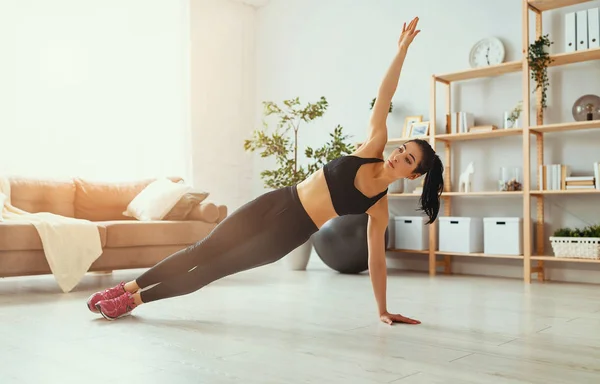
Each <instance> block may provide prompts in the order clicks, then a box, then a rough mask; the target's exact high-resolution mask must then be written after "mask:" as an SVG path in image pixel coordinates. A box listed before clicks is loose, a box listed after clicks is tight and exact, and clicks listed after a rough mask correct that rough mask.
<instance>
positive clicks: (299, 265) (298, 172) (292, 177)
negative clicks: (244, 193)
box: [244, 97, 354, 270]
mask: <svg viewBox="0 0 600 384" xmlns="http://www.w3.org/2000/svg"><path fill="white" fill-rule="evenodd" d="M328 105H329V104H328V102H327V99H326V98H325V97H321V98H320V99H319V100H318V101H317V102H314V103H313V102H309V103H307V104H306V105H302V104H301V102H300V99H299V98H295V99H289V100H283V102H282V105H278V104H277V103H275V102H272V101H265V102H263V106H264V117H269V116H273V117H275V118H276V124H275V125H274V127H273V128H272V129H271V128H270V127H269V125H268V124H267V123H266V121H263V128H262V129H256V130H254V131H253V133H252V138H250V139H247V140H245V141H244V149H245V150H246V151H250V152H254V151H260V155H261V157H263V158H266V157H275V162H276V166H275V167H274V169H268V170H264V171H262V172H261V173H260V177H261V179H262V180H263V182H264V186H265V187H266V188H271V189H277V188H282V187H287V186H292V185H295V184H297V183H300V182H302V181H303V180H304V179H306V178H307V177H308V176H309V175H310V174H311V173H313V172H314V171H316V170H318V169H319V168H321V167H322V166H323V165H324V164H325V163H327V162H329V161H331V160H333V159H335V158H338V157H340V156H343V155H345V154H349V153H352V152H353V151H354V146H353V145H351V144H347V143H346V140H347V139H348V138H349V136H347V135H344V134H343V128H342V126H340V125H338V126H336V127H335V129H334V130H333V132H332V133H330V134H329V136H330V137H331V140H330V141H329V142H327V143H325V144H324V145H323V146H322V147H320V148H317V149H313V148H311V147H308V146H307V147H306V148H305V150H304V155H305V157H306V158H307V160H308V161H309V163H308V164H307V165H303V164H301V163H300V162H299V160H298V154H299V151H300V149H299V145H298V142H299V140H298V135H299V130H300V125H301V124H302V123H303V122H304V123H310V122H312V121H314V120H315V119H317V118H319V117H321V116H323V114H324V113H325V111H326V110H327V107H328ZM311 250H312V242H311V241H310V240H308V241H307V242H306V243H305V244H303V245H302V246H300V247H298V248H297V249H296V250H294V251H292V252H291V253H290V254H289V255H287V256H286V257H285V262H286V263H287V264H288V267H289V268H290V269H293V270H304V269H306V265H307V264H308V260H309V257H310V253H311Z"/></svg>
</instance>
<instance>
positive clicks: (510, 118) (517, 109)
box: [508, 101, 523, 126]
mask: <svg viewBox="0 0 600 384" xmlns="http://www.w3.org/2000/svg"><path fill="white" fill-rule="evenodd" d="M521 112H523V101H519V103H518V104H517V106H516V107H515V108H514V109H513V110H512V111H510V115H509V116H508V121H510V122H511V124H512V125H513V126H514V125H515V122H516V121H517V120H519V116H521Z"/></svg>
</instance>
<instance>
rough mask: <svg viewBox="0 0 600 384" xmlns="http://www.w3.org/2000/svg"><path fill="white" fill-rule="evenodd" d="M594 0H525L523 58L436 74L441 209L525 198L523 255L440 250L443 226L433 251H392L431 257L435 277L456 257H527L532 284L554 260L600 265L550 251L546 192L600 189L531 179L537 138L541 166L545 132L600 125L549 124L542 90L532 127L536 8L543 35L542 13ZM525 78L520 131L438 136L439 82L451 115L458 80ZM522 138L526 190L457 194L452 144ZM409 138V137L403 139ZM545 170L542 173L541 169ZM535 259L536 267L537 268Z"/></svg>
mask: <svg viewBox="0 0 600 384" xmlns="http://www.w3.org/2000/svg"><path fill="white" fill-rule="evenodd" d="M589 1H591V0H522V24H523V25H522V28H523V29H522V54H523V57H522V60H520V61H512V62H507V63H502V64H500V65H493V66H489V67H484V68H476V69H469V70H464V71H459V72H455V73H446V74H441V75H433V76H432V78H431V103H430V116H429V120H430V124H431V125H430V136H429V141H430V144H431V145H432V146H433V147H434V148H436V145H437V144H438V142H439V144H440V145H443V146H444V147H445V149H446V150H445V159H443V163H444V167H445V174H444V181H445V185H444V192H443V193H442V196H441V197H442V200H443V205H444V207H443V210H442V211H440V216H450V214H451V211H452V200H453V199H454V198H474V197H489V196H494V197H518V198H522V202H523V253H524V254H523V255H518V256H517V255H490V254H485V253H472V254H461V253H451V252H440V251H438V250H437V249H436V246H437V232H438V228H437V227H438V226H437V225H431V226H429V250H428V251H415V250H402V249H390V250H388V251H391V252H405V253H412V254H423V255H428V256H429V274H430V275H432V276H433V275H435V274H436V273H437V268H438V267H442V268H443V272H444V273H446V274H449V273H452V264H451V263H452V257H454V256H462V257H480V258H499V259H514V260H522V261H523V266H524V271H523V272H524V273H523V278H524V281H525V282H526V283H530V282H531V275H532V274H537V277H538V280H539V281H543V280H544V263H545V262H547V261H549V262H574V263H595V264H600V260H590V259H571V258H559V257H554V256H548V255H546V251H545V249H544V243H545V241H544V240H545V238H546V236H545V235H544V228H543V227H544V197H545V196H546V195H559V196H560V195H598V196H600V190H542V191H540V190H532V186H531V180H537V174H536V175H531V174H530V169H531V161H532V159H531V153H530V152H531V151H530V144H531V138H532V136H533V137H534V138H535V139H536V144H537V145H536V153H535V157H534V161H536V163H537V166H536V167H535V169H536V170H539V168H540V166H541V165H543V163H544V143H543V138H544V134H549V133H554V132H568V131H575V130H587V129H600V120H596V121H586V122H565V123H559V124H548V125H545V124H544V122H543V110H542V108H541V91H538V92H537V95H536V122H535V124H534V125H531V126H530V106H531V100H530V98H531V87H530V83H529V81H530V69H529V63H528V60H527V52H528V50H529V31H530V22H529V16H530V12H534V13H535V15H536V22H535V31H536V38H539V37H541V36H542V17H541V15H542V12H546V11H551V10H553V9H558V8H562V7H568V6H572V5H576V4H581V3H586V2H589ZM552 59H553V61H552V63H551V64H550V66H562V65H569V64H575V63H581V62H585V61H590V60H600V49H599V48H592V49H588V50H585V51H576V52H573V53H560V54H556V55H552ZM518 72H520V76H521V78H522V88H523V89H522V92H523V112H522V116H523V119H522V120H523V124H522V125H523V127H522V128H519V129H497V130H493V131H489V132H469V133H459V134H436V106H437V100H436V98H437V95H436V91H437V89H436V88H437V85H438V84H441V85H443V86H445V87H446V100H445V101H446V104H445V106H446V108H445V110H446V113H447V114H449V113H450V112H451V97H452V89H451V88H452V84H453V83H455V82H459V81H467V80H472V79H477V78H484V77H496V76H502V75H506V74H510V73H518ZM510 136H521V138H522V149H523V165H522V169H523V180H522V183H523V190H522V191H515V192H500V191H485V192H474V193H464V192H454V191H452V190H451V175H452V167H451V160H452V144H453V143H454V142H459V141H469V140H493V139H497V138H503V137H510ZM398 140H403V141H402V142H404V141H406V140H408V139H406V140H405V139H398ZM537 172H539V171H536V173H537ZM390 197H392V198H409V197H418V195H416V194H410V193H406V194H390ZM532 199H535V200H536V201H535V207H536V211H537V215H536V222H535V224H536V234H537V241H536V249H535V252H534V253H533V254H532V252H531V249H532V247H531V244H532V231H531V228H532V217H531V203H532V202H531V200H532ZM438 255H439V256H443V258H442V259H441V260H437V256H438ZM532 262H535V263H536V266H532Z"/></svg>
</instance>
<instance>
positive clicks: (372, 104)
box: [369, 97, 394, 113]
mask: <svg viewBox="0 0 600 384" xmlns="http://www.w3.org/2000/svg"><path fill="white" fill-rule="evenodd" d="M376 100H377V98H376V97H375V98H374V99H373V100H371V108H369V109H370V110H372V109H373V107H374V106H375V101H376ZM393 109H394V103H392V102H391V101H390V109H389V110H388V113H392V110H393Z"/></svg>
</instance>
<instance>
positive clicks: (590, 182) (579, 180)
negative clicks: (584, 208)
mask: <svg viewBox="0 0 600 384" xmlns="http://www.w3.org/2000/svg"><path fill="white" fill-rule="evenodd" d="M565 181H566V188H565V189H567V190H569V189H596V181H595V178H594V176H571V177H567V178H566V180H565Z"/></svg>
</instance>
